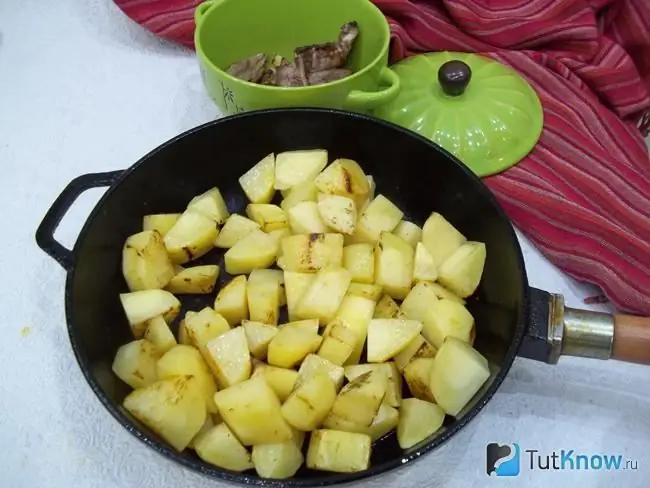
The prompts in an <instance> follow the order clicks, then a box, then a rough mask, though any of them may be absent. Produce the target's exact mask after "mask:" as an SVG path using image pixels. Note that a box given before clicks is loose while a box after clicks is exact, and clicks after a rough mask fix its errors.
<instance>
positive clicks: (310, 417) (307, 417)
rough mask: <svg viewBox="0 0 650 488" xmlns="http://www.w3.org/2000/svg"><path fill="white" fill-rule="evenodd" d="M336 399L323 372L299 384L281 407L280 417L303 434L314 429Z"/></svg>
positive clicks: (326, 375) (329, 380) (328, 377)
mask: <svg viewBox="0 0 650 488" xmlns="http://www.w3.org/2000/svg"><path fill="white" fill-rule="evenodd" d="M335 399H336V387H335V386H334V382H333V381H332V379H331V378H330V376H329V375H328V374H327V373H325V372H320V373H316V374H314V375H312V376H309V377H307V378H306V379H305V380H304V381H303V382H302V383H300V384H299V385H298V386H297V387H296V389H295V390H294V391H293V393H292V394H291V395H290V396H289V398H287V401H286V402H284V404H283V405H282V416H283V417H284V419H285V420H286V421H287V422H288V423H289V424H290V425H291V426H293V427H294V428H296V429H298V430H302V431H305V432H309V431H312V430H314V429H316V428H317V427H318V426H319V425H320V424H321V422H322V421H323V419H324V418H325V416H326V415H327V414H328V413H329V411H330V409H331V408H332V405H333V404H334V400H335Z"/></svg>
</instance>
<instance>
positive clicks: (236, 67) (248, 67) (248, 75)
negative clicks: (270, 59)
mask: <svg viewBox="0 0 650 488" xmlns="http://www.w3.org/2000/svg"><path fill="white" fill-rule="evenodd" d="M265 69H266V54H264V53H257V54H254V55H253V56H251V57H249V58H246V59H243V60H241V61H238V62H237V63H233V64H231V65H230V67H229V68H228V74H229V75H232V76H235V77H237V78H240V79H242V80H244V81H251V82H253V83H257V82H258V81H259V80H260V79H261V78H262V75H264V71H265Z"/></svg>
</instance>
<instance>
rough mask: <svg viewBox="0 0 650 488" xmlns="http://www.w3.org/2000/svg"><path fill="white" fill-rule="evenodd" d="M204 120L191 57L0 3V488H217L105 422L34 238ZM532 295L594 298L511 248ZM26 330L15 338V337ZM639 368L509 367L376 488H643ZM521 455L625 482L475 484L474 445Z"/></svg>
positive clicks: (50, 5) (100, 18)
mask: <svg viewBox="0 0 650 488" xmlns="http://www.w3.org/2000/svg"><path fill="white" fill-rule="evenodd" d="M217 116H218V112H217V111H216V109H215V108H214V106H213V105H212V104H211V102H210V101H209V99H208V98H207V96H206V95H205V93H204V91H203V88H202V85H201V80H200V77H199V71H198V68H197V64H196V62H195V60H194V57H193V54H192V53H190V52H188V51H186V50H184V49H182V48H179V47H176V46H173V45H170V44H167V43H165V42H162V41H159V40H157V39H155V38H154V37H152V36H151V35H149V34H147V33H146V32H144V31H143V30H142V29H140V28H139V27H138V26H136V25H134V24H132V23H131V22H130V21H129V20H128V19H126V18H125V17H124V16H123V15H122V14H121V13H120V12H119V11H118V10H117V9H116V8H115V7H114V6H113V5H112V4H111V3H110V2H109V1H108V0H59V1H57V2H44V1H38V0H22V1H21V0H3V1H2V2H0V168H1V169H2V176H1V177H0V178H1V180H0V181H1V182H2V191H1V192H0V222H1V223H2V229H3V232H2V236H3V240H4V242H5V244H4V245H3V252H2V253H1V254H0V270H2V272H3V273H4V277H5V281H4V282H2V286H1V290H2V295H1V297H2V298H1V300H2V302H1V303H2V304H3V308H2V312H1V314H0V315H1V317H2V320H0V332H1V335H0V336H1V337H2V341H0V358H2V364H3V368H2V369H3V375H2V378H3V379H1V380H0V412H1V413H0V468H1V469H2V472H3V475H2V477H1V478H0V486H3V487H4V486H6V487H11V488H50V487H53V488H54V487H56V488H59V487H61V488H69V487H73V486H74V487H76V488H90V487H107V488H108V487H110V488H113V487H114V488H127V487H143V488H148V487H156V488H167V487H170V488H171V487H178V486H185V487H219V486H221V487H223V486H224V484H220V483H218V482H216V481H211V480H207V479H204V478H202V477H200V476H198V475H195V474H193V473H190V472H188V471H185V470H183V469H181V468H179V467H178V466H176V465H175V464H173V463H172V462H170V461H167V460H166V459H163V458H162V457H160V456H159V455H157V454H155V453H153V452H150V451H149V450H148V448H146V447H145V446H144V445H143V444H141V443H140V442H139V441H137V440H136V439H135V438H134V437H132V436H131V434H129V433H128V432H126V430H124V429H123V428H122V427H121V426H120V425H119V424H118V423H117V422H115V421H114V420H113V418H112V417H111V416H110V415H109V414H108V413H107V412H106V411H105V410H104V408H103V407H102V406H101V405H100V403H99V402H98V400H97V399H96V398H95V397H94V395H93V393H92V392H91V390H90V389H89V388H88V386H87V384H86V382H85V380H84V379H83V377H82V375H81V373H80V371H79V369H78V367H77V364H76V362H75V359H74V357H73V354H72V352H71V349H70V347H69V342H68V338H67V335H66V331H65V317H64V311H63V289H64V272H63V270H62V269H61V268H60V267H59V266H58V264H56V263H55V262H54V261H53V260H52V259H50V258H49V257H48V256H46V255H45V254H44V253H43V252H42V251H40V250H39V249H38V248H37V247H36V244H35V242H34V231H35V229H36V226H37V225H38V223H39V222H40V220H41V218H42V217H43V215H44V213H45V211H46V210H47V208H48V207H49V206H50V205H51V203H52V202H53V200H54V199H55V198H56V196H57V195H58V194H59V192H60V191H61V190H62V189H63V187H64V186H65V185H66V184H67V183H68V182H69V181H70V180H71V179H72V178H74V177H76V176H78V175H80V174H82V173H89V172H94V171H107V170H113V169H121V168H125V167H127V166H129V165H131V164H132V163H133V162H135V161H136V160H137V159H138V158H140V157H141V156H142V155H144V154H145V153H146V152H148V151H149V150H151V149H152V148H154V147H156V146H157V145H159V144H160V143H162V142H164V141H166V140H167V139H169V138H171V137H173V136H175V135H177V134H178V133H180V132H182V131H184V130H186V129H189V128H191V127H194V126H196V125H198V124H201V123H203V122H206V121H208V120H211V119H213V118H215V117H217ZM100 193H101V191H99V190H97V191H91V192H88V193H87V194H84V195H83V196H82V197H81V198H80V199H79V200H78V203H77V204H76V205H75V206H74V208H73V209H72V211H71V212H70V213H69V214H68V216H67V218H66V219H65V221H64V223H63V224H62V226H61V228H60V229H59V231H58V232H57V236H58V237H59V238H60V239H61V240H62V241H63V242H64V243H65V244H67V245H71V244H72V243H73V242H74V239H75V236H76V235H77V232H78V230H79V229H80V227H81V225H82V224H83V222H84V221H85V219H86V217H87V215H88V213H89V211H90V209H91V208H92V205H94V203H95V202H96V200H97V198H98V197H99V195H100ZM524 246H525V252H526V261H527V265H528V274H529V277H530V280H531V283H532V284H533V285H534V286H538V287H541V288H545V289H547V290H549V291H553V292H561V293H564V294H565V296H566V299H567V302H568V304H569V305H572V306H576V307H579V306H581V305H582V299H583V298H584V297H585V296H587V295H591V294H593V293H594V291H593V290H591V289H588V288H587V287H584V286H581V285H579V284H577V283H575V282H573V281H572V280H570V279H568V278H566V277H564V276H562V274H561V273H559V272H558V271H557V270H555V269H554V268H553V267H552V266H551V265H550V264H548V263H547V262H546V261H545V260H544V259H543V258H542V257H541V256H540V255H539V254H538V253H537V252H536V251H535V250H534V249H532V248H531V247H530V246H528V245H527V244H526V243H525V242H524ZM25 327H28V328H29V329H28V331H29V333H26V331H27V329H24V328H25ZM649 386H650V369H649V368H643V367H640V366H634V365H626V364H622V363H617V362H613V361H610V362H598V361H590V360H579V359H572V358H565V359H562V360H561V362H560V364H559V365H557V366H554V367H552V366H546V365H543V364H537V363H534V362H532V361H528V360H524V359H519V360H517V361H516V362H515V365H514V367H513V369H512V371H511V374H510V375H509V377H508V378H507V380H506V381H505V383H504V384H503V387H502V388H501V390H500V391H499V393H498V394H497V395H496V396H495V398H494V400H493V401H492V402H490V404H489V405H488V407H487V408H486V409H485V410H484V412H483V413H482V414H481V415H480V416H479V417H478V418H476V419H475V421H473V422H472V423H471V424H470V425H469V426H468V427H467V428H466V429H464V430H463V431H462V432H461V433H460V434H459V435H457V436H456V437H455V438H454V439H453V440H452V441H450V442H449V443H448V444H447V445H446V446H444V447H443V448H441V449H440V450H438V451H437V452H435V453H433V454H431V455H429V456H427V457H426V458H424V459H423V460H421V461H419V462H417V463H415V464H414V465H413V466H411V467H409V468H406V469H402V470H399V471H398V472H396V473H393V474H390V475H388V476H386V477H384V478H379V479H378V480H374V481H373V482H372V483H371V484H373V485H376V486H380V485H381V486H386V485H387V486H395V487H404V488H406V487H412V486H426V487H430V486H431V487H432V486H437V487H445V488H469V487H481V488H482V487H485V486H502V485H509V486H517V487H524V486H525V487H540V488H541V487H546V486H548V485H549V484H551V483H552V484H553V485H554V486H555V487H558V488H560V487H567V488H570V487H574V486H578V485H580V486H589V487H594V488H601V487H602V488H606V487H609V486H610V485H612V484H616V483H617V484H618V485H619V486H625V487H627V488H635V487H638V488H641V487H645V486H647V485H648V482H647V476H648V469H650V454H649V453H650V416H649V412H650V399H649V396H648V387H649ZM495 441H496V442H502V443H503V442H506V443H510V442H518V443H519V444H520V446H521V449H522V450H526V449H537V450H539V451H540V453H544V454H550V453H551V452H552V451H553V450H556V451H559V450H560V449H567V450H569V449H574V450H575V451H576V452H577V451H581V452H583V453H586V454H590V455H591V454H619V453H620V454H622V455H624V456H626V457H628V458H632V459H635V460H637V461H638V470H637V471H627V472H620V471H619V472H602V471H586V472H585V471H573V472H568V471H562V472H542V471H539V470H537V471H532V472H531V471H530V470H528V469H526V466H527V464H528V458H527V457H526V456H527V455H526V456H524V458H523V465H524V467H523V468H522V472H521V474H520V476H519V477H517V478H510V479H508V478H497V479H490V478H488V477H487V476H486V474H485V446H486V444H487V443H488V442H495Z"/></svg>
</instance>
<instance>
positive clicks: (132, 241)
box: [122, 230, 174, 291]
mask: <svg viewBox="0 0 650 488" xmlns="http://www.w3.org/2000/svg"><path fill="white" fill-rule="evenodd" d="M122 274H123V275H124V279H125V280H126V284H127V285H128V287H129V290H131V291H139V290H153V289H160V288H164V287H165V286H166V285H167V283H169V280H171V279H172V277H173V276H174V265H173V264H172V262H171V260H170V259H169V256H168V255H167V249H165V245H164V244H163V240H162V236H161V235H160V234H159V233H158V231H156V230H148V231H143V232H139V233H137V234H134V235H132V236H129V237H128V238H127V240H126V242H125V243H124V248H123V250H122Z"/></svg>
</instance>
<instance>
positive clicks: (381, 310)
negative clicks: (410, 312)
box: [373, 295, 400, 319]
mask: <svg viewBox="0 0 650 488" xmlns="http://www.w3.org/2000/svg"><path fill="white" fill-rule="evenodd" d="M399 316H400V309H399V305H398V304H397V302H395V300H393V299H392V298H391V297H389V296H388V295H384V296H383V297H381V299H380V300H379V301H378V302H377V306H376V307H375V312H374V314H373V318H375V319H395V318H398V317H399Z"/></svg>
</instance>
